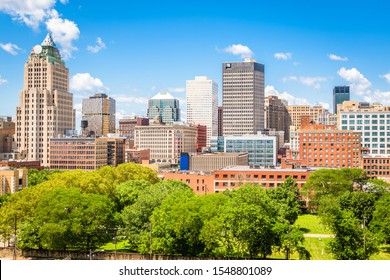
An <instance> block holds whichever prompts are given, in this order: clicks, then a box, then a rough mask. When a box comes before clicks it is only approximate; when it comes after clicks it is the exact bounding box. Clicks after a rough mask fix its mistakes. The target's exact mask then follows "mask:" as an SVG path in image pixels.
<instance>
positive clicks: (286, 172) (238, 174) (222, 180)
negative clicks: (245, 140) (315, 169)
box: [214, 166, 312, 192]
mask: <svg viewBox="0 0 390 280" xmlns="http://www.w3.org/2000/svg"><path fill="white" fill-rule="evenodd" d="M311 172H312V170H311V169H282V168H261V167H260V168H253V167H251V166H231V167H227V168H223V169H221V170H215V171H214V191H215V192H223V191H224V190H227V189H229V190H232V189H237V188H239V187H241V186H243V185H245V184H259V185H261V186H263V187H265V188H275V187H277V186H279V185H280V184H281V183H283V182H284V181H285V180H286V179H287V178H288V177H291V178H292V179H294V180H295V181H296V182H297V184H298V187H299V188H301V187H302V186H303V184H304V183H306V181H307V179H308V177H309V175H310V174H311Z"/></svg>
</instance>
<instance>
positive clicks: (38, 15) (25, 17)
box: [0, 0, 56, 30]
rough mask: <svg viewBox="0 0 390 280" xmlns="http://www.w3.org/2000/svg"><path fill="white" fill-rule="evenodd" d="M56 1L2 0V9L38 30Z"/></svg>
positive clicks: (0, 3) (15, 18) (0, 2)
mask: <svg viewBox="0 0 390 280" xmlns="http://www.w3.org/2000/svg"><path fill="white" fill-rule="evenodd" d="M55 3H56V1H55V0H39V1H36V0H12V1H7V0H5V1H0V11H3V12H4V13H6V14H9V15H11V16H12V19H13V20H15V21H18V22H23V23H25V24H26V25H27V26H29V27H31V28H33V29H35V30H36V29H38V27H39V25H40V24H41V23H42V22H43V21H44V20H45V19H46V18H47V15H48V13H49V12H50V10H51V8H52V7H53V6H54V5H55Z"/></svg>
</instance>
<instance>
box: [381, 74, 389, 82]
mask: <svg viewBox="0 0 390 280" xmlns="http://www.w3.org/2000/svg"><path fill="white" fill-rule="evenodd" d="M380 77H381V78H385V79H386V81H387V82H388V83H390V73H387V74H385V75H380Z"/></svg>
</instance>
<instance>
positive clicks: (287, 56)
mask: <svg viewBox="0 0 390 280" xmlns="http://www.w3.org/2000/svg"><path fill="white" fill-rule="evenodd" d="M274 57H275V58H276V59H282V60H288V59H290V58H291V57H292V54H291V53H290V52H285V53H281V52H280V53H275V54H274Z"/></svg>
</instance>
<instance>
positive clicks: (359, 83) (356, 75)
mask: <svg viewBox="0 0 390 280" xmlns="http://www.w3.org/2000/svg"><path fill="white" fill-rule="evenodd" d="M337 74H339V75H340V77H342V78H343V79H344V80H346V81H347V82H349V83H350V84H351V88H352V90H353V91H354V93H355V94H357V95H360V96H363V95H365V94H367V93H369V89H370V87H371V82H370V81H369V80H367V79H366V77H364V75H363V74H362V73H360V72H359V70H357V69H356V68H351V69H346V68H345V67H342V68H341V69H340V70H339V71H337Z"/></svg>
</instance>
